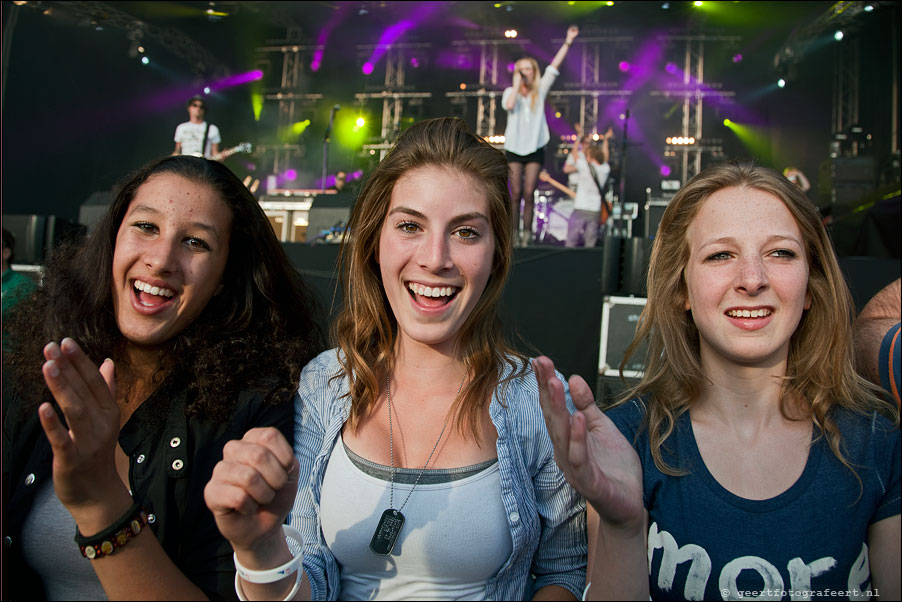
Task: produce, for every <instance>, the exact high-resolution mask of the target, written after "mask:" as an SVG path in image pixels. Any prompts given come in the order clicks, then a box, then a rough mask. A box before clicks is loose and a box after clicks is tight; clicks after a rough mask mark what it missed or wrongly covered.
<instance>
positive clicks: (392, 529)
mask: <svg viewBox="0 0 902 602" xmlns="http://www.w3.org/2000/svg"><path fill="white" fill-rule="evenodd" d="M403 526H404V515H403V514H401V513H400V512H399V511H397V510H395V509H393V508H389V509H388V510H386V511H385V512H383V513H382V518H380V519H379V524H378V525H377V526H376V532H375V533H373V540H372V541H370V549H371V550H372V551H373V552H374V553H376V554H379V555H380V556H388V555H389V554H391V551H392V548H394V547H395V541H397V540H398V535H399V534H400V533H401V527H403Z"/></svg>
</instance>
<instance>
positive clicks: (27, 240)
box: [3, 215, 47, 265]
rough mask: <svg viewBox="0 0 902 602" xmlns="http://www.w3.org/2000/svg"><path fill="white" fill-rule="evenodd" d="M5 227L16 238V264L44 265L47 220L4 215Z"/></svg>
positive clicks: (32, 216)
mask: <svg viewBox="0 0 902 602" xmlns="http://www.w3.org/2000/svg"><path fill="white" fill-rule="evenodd" d="M3 227H4V228H6V229H7V230H9V231H10V232H11V233H12V235H13V236H15V237H16V248H15V254H14V256H13V261H14V262H15V263H21V264H26V265H40V264H42V263H44V233H45V231H46V229H47V218H46V217H45V216H43V215H4V216H3Z"/></svg>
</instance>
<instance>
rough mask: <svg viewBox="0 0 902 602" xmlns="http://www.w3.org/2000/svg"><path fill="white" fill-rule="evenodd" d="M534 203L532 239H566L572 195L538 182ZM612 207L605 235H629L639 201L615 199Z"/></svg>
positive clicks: (549, 241) (550, 242)
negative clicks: (561, 192) (629, 201)
mask: <svg viewBox="0 0 902 602" xmlns="http://www.w3.org/2000/svg"><path fill="white" fill-rule="evenodd" d="M533 206H534V211H533V219H532V233H533V236H534V238H533V240H535V241H536V242H537V243H538V244H545V245H563V244H564V241H566V240H567V222H568V221H569V219H570V214H571V213H573V199H571V198H570V197H568V196H566V195H562V194H556V193H555V192H554V191H553V190H551V189H546V188H545V187H543V186H541V185H540V187H539V188H537V189H536V192H535V201H534V203H533ZM613 207H614V211H613V213H612V216H611V219H610V220H609V222H608V225H609V227H608V228H607V229H606V235H608V236H619V237H623V238H630V237H632V235H633V231H632V230H633V229H632V224H633V221H634V220H635V219H636V218H637V217H638V215H639V205H638V204H637V203H619V202H616V201H615V202H614V203H613Z"/></svg>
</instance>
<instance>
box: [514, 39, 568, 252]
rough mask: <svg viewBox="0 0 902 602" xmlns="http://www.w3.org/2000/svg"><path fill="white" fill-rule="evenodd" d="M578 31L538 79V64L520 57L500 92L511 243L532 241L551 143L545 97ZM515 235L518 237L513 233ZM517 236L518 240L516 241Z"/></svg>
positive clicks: (529, 58)
mask: <svg viewBox="0 0 902 602" xmlns="http://www.w3.org/2000/svg"><path fill="white" fill-rule="evenodd" d="M577 35H579V28H578V27H576V26H575V25H571V26H570V27H569V28H568V29H567V38H566V40H565V41H564V44H563V46H561V48H560V50H558V51H557V54H556V55H554V59H552V61H551V64H550V65H549V66H548V68H547V69H545V73H544V74H543V75H542V76H541V78H540V77H539V64H538V62H536V59H534V58H532V57H524V58H521V59H520V60H518V61H517V63H516V64H515V65H514V81H513V85H512V86H511V87H509V88H506V89H505V90H504V93H503V94H502V96H501V104H502V105H503V106H504V110H505V111H507V127H506V128H505V130H504V150H505V153H506V155H507V162H508V165H509V167H510V190H511V201H512V202H513V207H514V210H513V218H512V219H513V224H514V236H515V243H517V244H519V245H521V246H523V245H526V244H527V243H528V242H529V241H530V239H531V238H532V236H531V233H532V212H533V195H534V193H535V190H536V182H537V181H538V178H539V171H541V169H542V164H543V163H544V162H545V146H546V145H547V144H548V142H549V141H550V140H551V135H550V134H549V132H548V122H547V121H546V119H545V97H546V96H548V92H549V90H551V86H552V85H553V84H554V80H555V79H557V76H558V75H560V71H558V69H559V68H560V66H561V63H562V62H563V61H564V57H566V56H567V51H568V50H570V46H571V45H572V44H573V40H574V39H576V36H577ZM521 197H522V198H523V216H522V217H523V220H522V221H523V226H522V230H520V217H521V216H520V198H521ZM518 232H519V234H517V233H518ZM518 236H519V238H517V237H518Z"/></svg>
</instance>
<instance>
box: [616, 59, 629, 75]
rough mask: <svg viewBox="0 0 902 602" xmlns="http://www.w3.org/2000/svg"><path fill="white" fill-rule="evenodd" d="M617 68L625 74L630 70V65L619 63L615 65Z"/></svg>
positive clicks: (623, 62) (624, 62)
mask: <svg viewBox="0 0 902 602" xmlns="http://www.w3.org/2000/svg"><path fill="white" fill-rule="evenodd" d="M617 68H618V69H620V70H621V71H623V72H624V73H626V72H627V71H629V70H630V64H629V63H627V62H626V61H620V63H619V64H618V65H617Z"/></svg>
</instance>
